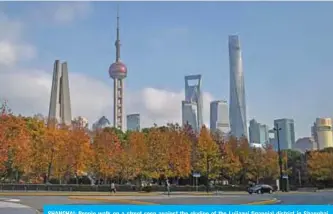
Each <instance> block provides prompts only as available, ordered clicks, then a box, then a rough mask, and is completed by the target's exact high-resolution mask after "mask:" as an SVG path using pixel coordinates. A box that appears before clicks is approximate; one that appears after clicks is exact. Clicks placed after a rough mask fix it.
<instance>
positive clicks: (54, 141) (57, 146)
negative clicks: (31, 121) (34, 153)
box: [37, 126, 67, 182]
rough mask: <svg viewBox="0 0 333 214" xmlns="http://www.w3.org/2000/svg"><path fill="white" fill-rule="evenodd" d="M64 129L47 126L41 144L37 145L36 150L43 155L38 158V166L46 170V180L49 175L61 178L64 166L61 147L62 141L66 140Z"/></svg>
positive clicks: (62, 146)
mask: <svg viewBox="0 0 333 214" xmlns="http://www.w3.org/2000/svg"><path fill="white" fill-rule="evenodd" d="M66 134H67V133H66V131H65V130H64V129H58V128H57V127H55V126H49V127H48V128H47V129H46V132H45V139H44V142H43V144H41V145H39V146H38V147H37V150H38V152H42V154H43V156H41V157H39V158H40V161H41V162H40V166H41V167H42V168H44V170H45V172H46V179H47V180H46V182H48V181H49V180H50V179H51V177H54V178H56V179H60V180H61V179H62V175H63V171H64V166H63V158H64V153H63V148H64V141H65V140H66Z"/></svg>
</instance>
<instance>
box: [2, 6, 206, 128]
mask: <svg viewBox="0 0 333 214" xmlns="http://www.w3.org/2000/svg"><path fill="white" fill-rule="evenodd" d="M75 7H77V6H75ZM82 7H83V6H82ZM60 8H61V7H60ZM83 8H84V7H83ZM59 10H60V9H59ZM66 10H67V11H66ZM75 10H84V9H82V8H80V9H73V10H72V9H64V8H62V11H63V12H64V11H66V12H64V13H67V14H66V15H64V13H63V14H62V15H64V17H67V18H64V17H63V18H60V16H61V15H59V13H58V14H57V13H56V14H57V16H58V18H59V20H61V19H62V20H63V21H64V20H67V21H69V20H70V19H72V18H73V17H74V16H73V15H69V14H73V13H76V12H73V11H75ZM0 27H2V30H1V31H0V99H6V100H8V103H9V106H10V108H11V109H12V110H13V112H14V113H18V114H23V115H34V114H37V113H42V114H44V115H47V114H48V108H49V99H50V89H51V81H52V74H51V72H50V71H51V70H52V68H53V65H50V71H49V72H46V71H43V70H36V69H30V68H20V66H19V64H18V62H19V61H20V60H23V59H30V58H31V57H33V56H35V55H36V51H35V48H34V47H33V46H32V45H30V44H28V43H26V42H25V41H24V40H23V39H22V33H23V31H22V24H21V23H20V22H17V21H12V20H9V19H8V18H7V17H6V16H5V15H4V14H1V13H0ZM69 65H70V64H69ZM69 72H70V74H69V78H70V93H71V103H72V114H73V117H75V116H83V117H86V118H87V119H88V120H89V121H90V124H92V123H93V122H95V121H96V120H97V119H98V118H99V117H101V116H103V115H105V116H107V117H108V118H109V119H110V120H111V119H112V112H113V106H112V102H113V98H112V96H113V89H112V84H111V83H107V82H103V81H101V80H97V79H94V78H93V77H90V76H87V75H84V74H80V73H75V72H74V71H71V68H70V67H69ZM125 85H126V84H125ZM183 99H184V91H168V90H163V89H157V88H149V87H148V88H144V89H142V90H139V91H135V92H133V91H129V90H126V91H125V104H126V109H125V111H126V113H140V114H141V121H142V126H144V127H147V126H151V125H153V123H156V124H158V125H163V124H166V123H167V122H178V123H180V122H181V101H182V100H183ZM212 99H213V98H212V96H211V95H210V94H208V93H204V119H205V121H206V123H207V122H208V119H209V102H210V101H211V100H212Z"/></svg>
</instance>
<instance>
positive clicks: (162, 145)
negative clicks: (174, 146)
mask: <svg viewBox="0 0 333 214" xmlns="http://www.w3.org/2000/svg"><path fill="white" fill-rule="evenodd" d="M167 137H168V136H167V134H166V133H165V132H162V131H161V130H159V129H158V128H156V127H154V128H151V129H150V130H149V132H148V134H147V150H148V158H147V163H146V166H145V170H144V171H145V172H146V173H147V174H148V175H149V177H151V178H156V179H157V178H159V177H160V176H161V175H166V176H169V175H168V174H166V173H168V172H169V171H168V168H169V165H168V164H169V163H168V158H169V153H168V144H167V142H168V139H167Z"/></svg>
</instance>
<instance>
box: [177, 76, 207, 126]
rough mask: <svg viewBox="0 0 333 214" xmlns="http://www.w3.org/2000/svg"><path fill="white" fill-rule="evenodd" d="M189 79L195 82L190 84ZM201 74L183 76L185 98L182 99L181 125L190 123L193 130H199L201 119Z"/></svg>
mask: <svg viewBox="0 0 333 214" xmlns="http://www.w3.org/2000/svg"><path fill="white" fill-rule="evenodd" d="M191 81H194V82H196V83H195V84H190V82H191ZM202 108H203V103H202V94H201V75H190V76H185V100H184V101H182V120H183V125H186V124H188V125H190V126H191V127H192V129H193V130H194V131H200V129H201V126H202V125H203V119H202Z"/></svg>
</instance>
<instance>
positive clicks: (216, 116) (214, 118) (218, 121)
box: [210, 100, 230, 136]
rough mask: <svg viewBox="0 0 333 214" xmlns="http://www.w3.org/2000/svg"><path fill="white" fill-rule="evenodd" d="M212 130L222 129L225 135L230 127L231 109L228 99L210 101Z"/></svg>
mask: <svg viewBox="0 0 333 214" xmlns="http://www.w3.org/2000/svg"><path fill="white" fill-rule="evenodd" d="M210 130H211V131H213V132H214V131H217V130H218V131H220V132H221V133H222V134H223V135H224V136H225V135H227V134H228V133H229V131H230V129H229V110H228V104H227V101H224V100H217V101H213V102H211V103H210Z"/></svg>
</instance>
